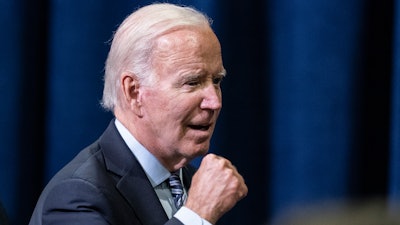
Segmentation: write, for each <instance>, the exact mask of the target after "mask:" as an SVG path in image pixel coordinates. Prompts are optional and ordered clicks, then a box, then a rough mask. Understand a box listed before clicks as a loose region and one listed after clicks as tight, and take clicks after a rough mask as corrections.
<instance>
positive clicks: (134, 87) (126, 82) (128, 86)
mask: <svg viewBox="0 0 400 225" xmlns="http://www.w3.org/2000/svg"><path fill="white" fill-rule="evenodd" d="M121 87H122V91H123V95H124V96H123V97H124V101H125V103H126V105H127V107H129V109H130V110H132V111H133V112H134V113H135V114H136V115H138V116H142V111H141V106H142V104H141V99H140V98H141V97H140V96H141V95H140V84H139V80H138V79H137V77H136V76H135V75H134V74H132V73H128V72H124V73H123V74H122V76H121Z"/></svg>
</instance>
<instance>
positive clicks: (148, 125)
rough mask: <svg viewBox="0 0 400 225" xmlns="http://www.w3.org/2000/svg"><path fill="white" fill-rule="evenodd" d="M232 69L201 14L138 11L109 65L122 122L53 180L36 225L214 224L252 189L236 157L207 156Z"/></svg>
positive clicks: (167, 7)
mask: <svg viewBox="0 0 400 225" xmlns="http://www.w3.org/2000/svg"><path fill="white" fill-rule="evenodd" d="M225 73H226V72H225V69H224V67H223V63H222V57H221V47H220V44H219V41H218V39H217V37H216V36H215V34H214V32H213V31H212V29H211V28H210V23H209V19H208V18H207V17H206V16H205V15H203V14H202V13H200V12H198V11H196V10H194V9H192V8H189V7H181V6H176V5H172V4H167V3H158V4H152V5H149V6H145V7H143V8H140V9H139V10H137V11H135V12H134V13H132V14H131V15H130V16H129V17H128V18H126V19H125V21H124V22H123V23H122V24H121V25H120V27H119V28H118V30H117V32H116V33H115V35H114V38H113V42H112V44H111V49H110V52H109V55H108V58H107V62H106V69H105V84H104V94H103V102H102V103H103V106H104V107H105V108H106V109H108V110H110V111H112V112H113V113H114V115H115V119H114V120H112V121H111V123H110V125H109V126H108V128H107V129H106V130H105V132H104V133H103V135H102V136H101V137H100V138H99V139H98V140H97V141H96V142H95V143H93V144H92V145H90V146H89V147H87V148H85V149H84V150H82V151H81V152H80V153H79V154H78V155H77V156H76V157H75V158H74V159H73V160H72V161H71V162H70V163H68V164H67V165H66V166H65V167H64V168H63V169H62V170H61V171H60V172H59V173H57V174H56V175H55V176H54V178H53V179H52V180H51V181H50V182H49V184H48V185H47V186H46V188H45V189H44V191H43V193H42V195H41V196H40V198H39V201H38V203H37V205H36V208H35V210H34V212H33V215H32V218H31V221H30V224H31V225H40V224H68V225H71V224H77V225H78V224H79V225H82V224H90V225H95V224H114V225H124V224H134V225H136V224H138V225H139V224H142V225H157V224H191V225H195V224H215V223H216V222H217V221H218V219H220V218H221V216H222V215H224V214H225V213H226V212H227V211H229V210H230V209H231V208H232V207H233V206H234V205H235V204H236V203H237V202H238V201H239V200H240V199H242V198H243V197H244V196H246V194H247V186H246V185H245V182H244V180H243V178H242V176H241V175H240V174H239V173H238V172H237V170H236V169H235V167H234V166H233V165H232V164H231V163H230V162H229V160H227V159H225V158H222V157H220V156H217V155H214V154H207V151H208V149H209V145H210V139H211V136H212V133H213V131H214V127H215V124H216V121H217V117H218V115H219V112H220V110H221V107H222V95H221V89H220V83H221V81H222V79H223V77H224V76H225ZM204 155H205V157H204V158H203V160H202V162H201V164H200V167H199V168H198V169H197V170H196V169H195V168H193V167H192V166H190V164H189V162H190V161H191V160H192V159H194V158H195V157H198V156H204Z"/></svg>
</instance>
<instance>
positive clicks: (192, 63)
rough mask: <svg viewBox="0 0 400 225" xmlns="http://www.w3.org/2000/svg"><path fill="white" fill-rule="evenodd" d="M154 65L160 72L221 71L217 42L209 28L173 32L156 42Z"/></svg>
mask: <svg viewBox="0 0 400 225" xmlns="http://www.w3.org/2000/svg"><path fill="white" fill-rule="evenodd" d="M153 65H154V66H155V68H156V69H157V70H158V71H159V72H166V71H165V70H185V69H192V70H205V71H206V72H207V73H219V72H221V71H222V70H223V65H222V56H221V47H220V43H219V41H218V39H217V37H216V35H215V34H214V32H213V31H212V30H211V28H202V29H199V28H197V29H194V28H185V29H179V30H173V31H170V32H168V33H166V34H164V35H163V36H161V37H159V38H158V39H157V40H156V42H155V46H154V49H153ZM169 72H171V71H169Z"/></svg>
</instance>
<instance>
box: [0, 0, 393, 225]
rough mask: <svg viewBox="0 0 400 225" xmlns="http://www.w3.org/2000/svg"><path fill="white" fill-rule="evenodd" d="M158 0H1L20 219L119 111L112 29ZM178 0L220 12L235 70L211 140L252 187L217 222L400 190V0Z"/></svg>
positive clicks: (3, 198) (3, 189)
mask: <svg viewBox="0 0 400 225" xmlns="http://www.w3.org/2000/svg"><path fill="white" fill-rule="evenodd" d="M151 2H153V1H134V0H119V1H107V0H83V1H81V0H79V1H78V0H70V1H63V0H0V26H1V30H2V31H1V34H2V35H0V42H1V45H0V100H1V103H2V106H1V107H0V125H1V130H0V146H1V147H0V202H1V204H2V205H3V206H4V208H5V210H6V212H7V214H8V218H9V221H10V222H11V224H15V225H19V224H21V225H22V224H27V222H28V220H29V217H30V214H31V213H32V210H33V208H34V205H35V203H36V200H37V198H38V196H39V194H40V192H41V190H42V189H43V187H44V185H45V184H46V183H47V182H48V180H49V179H50V178H51V177H52V176H53V175H54V174H55V173H56V172H57V171H58V170H59V169H60V168H61V167H62V166H63V165H64V164H65V163H67V162H68V161H69V160H71V159H72V157H74V155H75V154H77V152H78V151H80V150H81V149H82V148H83V147H85V146H86V145H88V144H90V143H91V142H93V141H94V140H95V139H96V138H97V137H98V136H99V135H100V134H101V133H102V131H103V130H104V129H105V128H106V126H107V125H108V123H109V121H110V119H111V117H112V115H111V114H110V113H106V112H104V111H103V110H102V109H101V107H100V105H99V101H100V99H101V95H102V76H103V66H104V61H105V59H106V55H107V52H108V49H109V45H108V41H109V40H110V38H111V36H112V32H113V31H114V30H115V29H116V27H117V25H118V24H119V23H120V22H121V21H122V20H123V19H124V18H125V16H127V15H128V14H129V13H130V12H131V11H133V10H134V9H136V8H137V7H138V6H142V5H146V4H148V3H151ZM169 2H172V3H180V4H185V5H192V6H195V7H196V8H198V9H200V10H201V11H204V12H205V13H207V14H208V15H209V16H210V17H211V18H213V20H214V24H213V27H214V29H215V31H216V33H217V35H218V36H219V38H220V41H221V44H222V50H223V57H224V64H225V67H226V68H227V70H228V76H227V78H226V79H225V80H224V82H223V87H222V88H223V93H224V96H223V105H224V106H223V110H222V113H221V116H220V120H219V122H218V125H217V128H216V133H215V136H214V138H213V140H212V141H213V143H212V149H211V151H212V152H216V153H218V154H221V155H223V156H225V157H227V158H229V159H231V160H232V162H233V163H234V164H235V165H236V166H237V168H238V170H239V171H240V172H241V173H242V174H243V176H244V178H245V179H246V182H247V184H248V186H249V195H248V197H247V198H245V199H244V200H242V201H241V202H240V203H239V204H238V205H237V206H236V207H235V208H234V209H233V210H232V211H230V212H229V213H228V214H226V215H225V216H224V217H223V218H222V219H221V221H220V223H219V224H221V225H224V224H229V225H231V224H265V223H266V222H268V221H271V220H272V219H273V218H275V217H276V216H277V215H279V214H281V213H283V212H285V211H286V210H287V209H289V208H291V207H294V206H298V205H307V204H310V203H315V202H323V201H326V200H339V199H347V200H353V199H370V198H374V197H382V198H386V199H387V200H388V202H395V201H398V200H400V0H387V1H380V0H352V1H348V0H336V1H331V0H309V1H303V0H258V1H256V0H253V1H252V0H250V1H237V0H197V1H196V0H192V1H185V0H181V1H172V0H171V1H169ZM195 163H198V161H196V162H195Z"/></svg>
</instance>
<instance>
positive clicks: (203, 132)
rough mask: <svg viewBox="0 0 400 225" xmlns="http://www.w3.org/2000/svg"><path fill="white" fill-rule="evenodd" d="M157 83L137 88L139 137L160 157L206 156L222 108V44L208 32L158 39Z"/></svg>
mask: <svg viewBox="0 0 400 225" xmlns="http://www.w3.org/2000/svg"><path fill="white" fill-rule="evenodd" d="M153 67H154V68H155V77H156V79H155V80H156V81H155V84H154V85H151V86H145V87H141V89H142V98H141V101H142V102H141V103H142V113H143V118H142V121H144V123H145V126H142V128H145V129H143V130H142V131H140V132H142V134H141V136H142V138H144V139H145V140H146V141H145V142H146V145H145V146H146V147H147V148H148V149H149V150H150V151H151V152H152V153H153V154H155V155H156V156H158V157H159V158H168V157H171V156H172V157H178V158H181V157H183V158H185V159H189V160H190V159H192V158H194V157H197V156H200V155H204V154H205V153H207V151H208V149H209V145H210V139H211V136H212V133H213V131H214V127H215V123H216V121H217V117H218V115H219V112H220V110H221V107H222V96H221V89H220V82H221V80H222V78H223V76H224V75H225V70H224V68H223V64H222V57H221V48H220V44H219V42H218V40H217V38H216V36H215V35H214V33H213V32H212V31H211V30H210V29H204V30H200V31H199V30H190V29H182V30H177V31H173V32H171V33H168V34H166V35H164V36H162V37H160V38H159V39H158V41H157V44H156V47H155V51H154V54H153Z"/></svg>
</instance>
